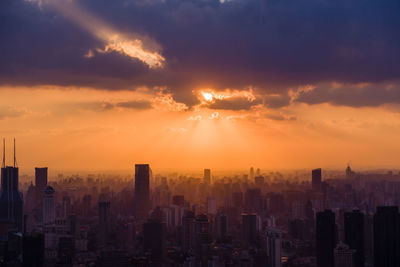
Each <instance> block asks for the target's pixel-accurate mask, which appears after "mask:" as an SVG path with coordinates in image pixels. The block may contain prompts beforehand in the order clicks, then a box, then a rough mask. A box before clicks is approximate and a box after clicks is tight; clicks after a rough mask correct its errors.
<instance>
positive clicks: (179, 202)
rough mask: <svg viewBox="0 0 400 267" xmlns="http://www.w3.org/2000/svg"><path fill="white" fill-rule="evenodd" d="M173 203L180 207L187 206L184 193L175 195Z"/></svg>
mask: <svg viewBox="0 0 400 267" xmlns="http://www.w3.org/2000/svg"><path fill="white" fill-rule="evenodd" d="M172 204H173V205H177V206H179V207H183V206H185V197H184V196H183V195H175V196H173V197H172Z"/></svg>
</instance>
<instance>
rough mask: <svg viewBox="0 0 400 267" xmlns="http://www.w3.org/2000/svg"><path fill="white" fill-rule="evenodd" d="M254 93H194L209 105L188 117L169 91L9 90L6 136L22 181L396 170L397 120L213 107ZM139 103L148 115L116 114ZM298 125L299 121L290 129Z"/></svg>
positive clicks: (295, 109) (1, 118)
mask: <svg viewBox="0 0 400 267" xmlns="http://www.w3.org/2000/svg"><path fill="white" fill-rule="evenodd" d="M249 92H250V91H246V92H240V91H237V92H235V91H229V90H228V91H224V92H214V91H212V90H211V89H209V90H204V91H196V92H194V94H196V95H198V96H199V97H202V99H200V100H201V101H202V103H203V105H200V106H198V107H197V108H192V109H190V108H189V107H187V106H186V105H185V104H183V103H178V102H176V101H175V100H174V99H173V97H172V95H171V94H169V93H168V92H167V91H165V90H153V89H147V88H141V89H139V90H136V91H116V92H112V91H99V90H92V89H88V88H79V89H78V88H58V87H54V88H49V87H48V88H45V89H43V88H7V87H3V88H1V89H0V136H4V137H5V138H7V140H8V142H10V141H11V138H12V137H16V138H17V148H18V150H17V152H18V162H19V165H20V167H21V169H22V171H31V170H32V169H33V167H34V166H49V167H50V168H53V169H59V170H63V169H66V170H75V169H76V170H79V169H87V170H105V169H107V170H111V169H129V168H131V167H132V165H133V164H134V163H135V162H149V163H151V164H152V166H153V168H154V169H155V170H157V169H164V168H169V169H189V168H196V169H201V168H203V167H210V168H213V169H240V168H243V169H247V168H248V167H249V166H251V165H254V166H259V167H262V168H269V169H276V168H301V167H305V168H308V167H314V166H323V167H324V166H327V167H329V166H333V167H336V166H343V165H345V164H346V163H347V162H348V161H350V160H351V161H352V162H353V163H354V164H356V165H359V166H395V165H396V164H397V163H398V157H397V156H398V149H399V148H400V145H399V142H398V141H397V140H398V136H399V134H400V116H399V113H396V112H393V111H390V110H387V109H385V108H384V107H380V108H358V109H355V108H346V107H333V106H330V105H328V104H321V105H314V106H308V105H305V104H291V105H290V106H288V107H286V108H283V109H280V110H272V109H267V108H264V107H262V106H257V107H255V108H253V109H251V110H239V111H233V110H211V109H209V108H208V107H207V105H206V104H207V102H211V101H213V99H214V98H218V97H225V98H229V97H231V96H232V95H235V97H236V96H237V95H238V94H239V95H240V94H243V97H249V99H251V94H250V93H249ZM221 95H223V96H221ZM135 101H140V102H141V103H142V102H146V101H147V102H148V103H149V105H148V107H147V106H134V105H133V106H129V107H128V106H127V105H118V103H130V102H133V103H135ZM290 116H295V117H296V118H297V120H286V119H284V118H286V117H290ZM281 118H283V119H281ZM7 149H8V150H10V149H11V146H8V148H7Z"/></svg>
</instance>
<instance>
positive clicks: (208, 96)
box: [201, 92, 214, 102]
mask: <svg viewBox="0 0 400 267" xmlns="http://www.w3.org/2000/svg"><path fill="white" fill-rule="evenodd" d="M201 95H202V96H203V98H204V100H205V101H207V102H212V101H213V98H214V97H213V95H212V94H211V93H207V92H201Z"/></svg>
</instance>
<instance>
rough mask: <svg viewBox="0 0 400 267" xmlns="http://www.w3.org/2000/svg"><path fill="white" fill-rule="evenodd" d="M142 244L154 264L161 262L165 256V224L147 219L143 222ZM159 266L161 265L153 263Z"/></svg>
mask: <svg viewBox="0 0 400 267" xmlns="http://www.w3.org/2000/svg"><path fill="white" fill-rule="evenodd" d="M143 246H144V250H145V251H146V252H148V253H149V254H150V260H151V262H152V263H154V264H161V263H162V262H163V261H164V259H165V256H166V253H167V251H166V250H167V247H166V226H165V223H162V222H161V221H159V220H154V219H149V220H148V221H147V222H146V223H144V224H143ZM154 266H161V265H154Z"/></svg>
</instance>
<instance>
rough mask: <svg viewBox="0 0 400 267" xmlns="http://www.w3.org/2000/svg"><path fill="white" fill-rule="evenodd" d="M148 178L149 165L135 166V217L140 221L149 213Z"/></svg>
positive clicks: (149, 174) (149, 172) (149, 173)
mask: <svg viewBox="0 0 400 267" xmlns="http://www.w3.org/2000/svg"><path fill="white" fill-rule="evenodd" d="M150 176H151V169H150V166H149V164H136V165H135V215H136V217H137V218H138V219H139V220H142V221H143V220H146V219H147V216H148V213H149V211H150Z"/></svg>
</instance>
